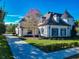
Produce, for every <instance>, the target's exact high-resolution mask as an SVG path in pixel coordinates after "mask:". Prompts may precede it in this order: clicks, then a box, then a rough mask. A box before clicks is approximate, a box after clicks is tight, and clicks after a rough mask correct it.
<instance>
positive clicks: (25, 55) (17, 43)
mask: <svg viewBox="0 0 79 59" xmlns="http://www.w3.org/2000/svg"><path fill="white" fill-rule="evenodd" d="M6 37H7V41H8V43H9V45H10V48H11V51H12V53H13V56H14V58H15V59H64V58H65V57H69V56H72V55H75V54H78V53H79V48H78V47H77V48H71V49H67V50H61V51H57V52H51V53H48V54H47V53H45V52H43V51H41V50H39V49H38V48H36V47H34V46H31V45H29V44H28V43H26V42H24V41H22V40H21V39H19V38H17V37H15V36H12V35H6Z"/></svg>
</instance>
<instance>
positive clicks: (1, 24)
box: [0, 23, 6, 35]
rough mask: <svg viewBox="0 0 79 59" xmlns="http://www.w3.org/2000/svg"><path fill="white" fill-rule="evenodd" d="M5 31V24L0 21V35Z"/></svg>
mask: <svg viewBox="0 0 79 59" xmlns="http://www.w3.org/2000/svg"><path fill="white" fill-rule="evenodd" d="M5 31H6V26H5V25H4V23H0V35H2V34H4V33H5Z"/></svg>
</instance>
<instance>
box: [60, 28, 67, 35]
mask: <svg viewBox="0 0 79 59" xmlns="http://www.w3.org/2000/svg"><path fill="white" fill-rule="evenodd" d="M61 36H66V29H65V28H62V29H61Z"/></svg>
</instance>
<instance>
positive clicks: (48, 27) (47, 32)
mask: <svg viewBox="0 0 79 59" xmlns="http://www.w3.org/2000/svg"><path fill="white" fill-rule="evenodd" d="M42 28H43V29H44V33H43V34H42V33H41V29H42ZM52 28H57V29H58V36H55V37H62V36H61V32H60V30H61V29H62V28H65V29H66V36H63V37H69V36H71V32H70V30H71V29H70V27H69V26H56V25H45V26H40V27H39V29H40V33H41V36H44V37H53V36H52Z"/></svg>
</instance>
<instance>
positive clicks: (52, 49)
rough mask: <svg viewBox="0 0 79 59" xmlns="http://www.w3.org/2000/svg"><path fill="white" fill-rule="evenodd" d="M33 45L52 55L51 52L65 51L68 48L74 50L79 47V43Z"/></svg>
mask: <svg viewBox="0 0 79 59" xmlns="http://www.w3.org/2000/svg"><path fill="white" fill-rule="evenodd" d="M30 44H31V45H33V46H35V47H37V48H39V49H40V50H42V51H44V52H46V53H50V52H55V51H59V50H64V49H68V48H74V47H78V46H79V43H78V42H72V43H57V44H50V45H42V44H41V45H40V44H36V43H30Z"/></svg>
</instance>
